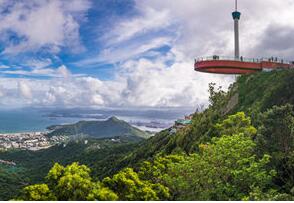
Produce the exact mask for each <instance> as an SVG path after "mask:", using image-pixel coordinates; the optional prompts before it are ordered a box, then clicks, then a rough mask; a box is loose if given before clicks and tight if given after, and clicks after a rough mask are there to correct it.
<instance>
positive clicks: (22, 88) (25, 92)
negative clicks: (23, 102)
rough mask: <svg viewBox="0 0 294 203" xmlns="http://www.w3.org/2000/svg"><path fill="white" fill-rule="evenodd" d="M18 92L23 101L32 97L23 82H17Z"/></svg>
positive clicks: (27, 86)
mask: <svg viewBox="0 0 294 203" xmlns="http://www.w3.org/2000/svg"><path fill="white" fill-rule="evenodd" d="M18 91H19V95H20V96H21V97H24V98H25V99H32V97H33V95H32V90H31V88H30V86H29V85H28V84H27V83H26V82H24V81H19V82H18Z"/></svg>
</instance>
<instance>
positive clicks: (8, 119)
mask: <svg viewBox="0 0 294 203" xmlns="http://www.w3.org/2000/svg"><path fill="white" fill-rule="evenodd" d="M79 120H81V119H80V118H63V117H60V118H49V117H47V116H46V115H44V113H42V112H40V111H37V110H22V109H18V110H0V133H17V132H35V131H45V130H46V127H48V126H50V125H57V124H66V123H74V122H77V121H79Z"/></svg>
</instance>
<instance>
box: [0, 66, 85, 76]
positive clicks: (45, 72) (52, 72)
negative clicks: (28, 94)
mask: <svg viewBox="0 0 294 203" xmlns="http://www.w3.org/2000/svg"><path fill="white" fill-rule="evenodd" d="M1 73H4V74H10V75H24V76H45V77H57V78H68V77H70V76H71V75H72V74H71V72H70V71H69V70H68V69H67V67H66V66H64V65H62V66H60V67H58V68H57V69H56V68H40V67H39V68H33V69H32V70H5V71H2V72H1ZM75 76H80V75H75Z"/></svg>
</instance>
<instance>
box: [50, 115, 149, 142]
mask: <svg viewBox="0 0 294 203" xmlns="http://www.w3.org/2000/svg"><path fill="white" fill-rule="evenodd" d="M48 129H49V130H52V132H51V133H49V136H58V135H63V136H64V135H68V136H71V135H79V134H82V135H85V136H90V137H94V138H110V137H121V136H128V137H133V138H144V139H146V138H148V137H150V136H151V135H150V134H148V133H146V132H144V131H142V130H140V129H138V128H135V127H133V126H131V125H130V124H128V123H127V122H125V121H123V120H119V119H117V118H116V117H111V118H109V119H107V120H105V121H79V122H77V123H75V124H68V125H55V126H50V127H48Z"/></svg>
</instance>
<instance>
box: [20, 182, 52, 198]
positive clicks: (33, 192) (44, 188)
mask: <svg viewBox="0 0 294 203" xmlns="http://www.w3.org/2000/svg"><path fill="white" fill-rule="evenodd" d="M17 200H26V201H56V200H57V198H56V196H55V195H54V194H53V193H52V192H51V191H50V189H49V187H48V185H46V184H36V185H30V186H27V187H25V188H24V189H23V194H22V196H21V197H20V198H17Z"/></svg>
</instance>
